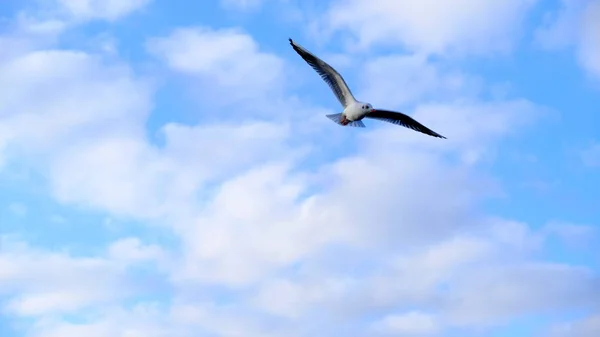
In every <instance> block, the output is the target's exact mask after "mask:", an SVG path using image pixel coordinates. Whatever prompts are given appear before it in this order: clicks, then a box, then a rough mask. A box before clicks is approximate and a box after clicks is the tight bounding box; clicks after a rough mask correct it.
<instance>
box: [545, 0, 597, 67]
mask: <svg viewBox="0 0 600 337" xmlns="http://www.w3.org/2000/svg"><path fill="white" fill-rule="evenodd" d="M549 15H553V20H547V21H546V22H545V23H544V25H542V26H541V27H540V28H539V29H538V31H537V32H536V40H537V42H538V43H539V44H540V45H541V46H542V47H544V48H547V49H557V48H561V47H566V46H574V47H575V49H576V54H577V59H578V60H579V62H580V64H581V66H582V67H583V68H584V69H586V70H587V71H589V73H590V74H591V75H593V76H596V77H600V61H598V60H600V42H598V41H600V33H599V32H600V23H599V22H600V1H597V0H573V1H563V2H562V8H561V10H560V11H559V12H558V13H552V14H548V16H549Z"/></svg>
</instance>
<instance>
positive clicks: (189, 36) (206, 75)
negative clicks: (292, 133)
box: [147, 27, 283, 109]
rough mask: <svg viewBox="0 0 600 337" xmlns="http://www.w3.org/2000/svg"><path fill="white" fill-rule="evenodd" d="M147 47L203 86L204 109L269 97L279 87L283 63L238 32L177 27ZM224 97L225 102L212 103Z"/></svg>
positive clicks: (171, 66) (235, 30) (174, 68)
mask: <svg viewBox="0 0 600 337" xmlns="http://www.w3.org/2000/svg"><path fill="white" fill-rule="evenodd" d="M147 45H148V49H149V51H150V52H152V53H153V54H155V55H156V56H158V57H159V58H160V59H161V60H163V61H165V62H166V64H167V66H168V67H170V68H171V69H173V70H174V71H176V72H180V73H182V74H187V75H190V76H192V77H193V78H195V79H197V80H199V81H200V82H201V83H202V84H203V85H202V88H201V89H200V92H201V93H202V94H203V97H205V102H204V103H206V104H207V108H208V106H210V105H211V104H212V105H217V106H219V105H222V104H228V105H232V106H236V103H237V102H238V101H239V100H244V99H245V100H248V99H253V100H255V99H256V96H261V97H262V96H265V95H267V94H269V93H271V94H272V92H273V91H275V90H277V89H280V86H281V85H282V84H283V81H282V76H283V74H282V72H283V61H282V60H281V59H280V58H279V57H277V56H275V55H273V54H269V53H266V52H263V51H260V49H259V46H258V44H257V43H256V41H254V39H253V38H252V36H250V35H248V34H246V33H244V32H242V31H240V30H239V29H221V30H213V29H211V28H206V27H196V28H181V29H177V30H175V31H173V32H172V33H171V34H170V35H169V36H166V37H161V38H154V39H151V40H149V41H148V43H147ZM215 91H216V92H215ZM271 96H274V95H271ZM225 97H226V98H227V99H226V100H227V101H228V102H229V103H225V102H215V100H218V99H225ZM273 100H274V99H273V98H271V101H273ZM238 105H239V104H238ZM263 109H264V108H263Z"/></svg>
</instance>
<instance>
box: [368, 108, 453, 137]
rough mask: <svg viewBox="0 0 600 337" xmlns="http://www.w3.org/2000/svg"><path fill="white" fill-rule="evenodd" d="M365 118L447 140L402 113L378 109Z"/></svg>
mask: <svg viewBox="0 0 600 337" xmlns="http://www.w3.org/2000/svg"><path fill="white" fill-rule="evenodd" d="M365 117H367V118H373V119H378V120H381V121H384V122H388V123H393V124H396V125H401V126H404V127H406V128H409V129H413V130H415V131H418V132H421V133H424V134H426V135H430V136H432V137H438V138H444V139H445V138H446V137H444V136H442V135H440V134H439V133H437V132H435V131H432V130H431V129H429V128H428V127H426V126H425V125H423V124H421V123H419V122H417V121H416V120H414V119H413V118H412V117H410V116H408V115H405V114H403V113H401V112H395V111H389V110H379V109H377V110H373V111H372V112H370V113H369V114H367V115H366V116H365Z"/></svg>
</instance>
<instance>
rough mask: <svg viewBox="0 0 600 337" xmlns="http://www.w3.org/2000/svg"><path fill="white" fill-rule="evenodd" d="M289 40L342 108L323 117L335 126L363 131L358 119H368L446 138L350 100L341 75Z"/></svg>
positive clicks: (397, 114)
mask: <svg viewBox="0 0 600 337" xmlns="http://www.w3.org/2000/svg"><path fill="white" fill-rule="evenodd" d="M289 40H290V44H291V45H292V48H294V50H295V51H296V53H298V54H299V55H300V56H301V57H302V58H303V59H304V61H306V63H308V64H309V65H310V66H311V67H312V68H313V69H314V70H315V71H316V72H317V73H318V74H319V75H320V76H321V78H323V80H324V81H325V82H326V83H327V84H328V85H329V87H330V88H331V90H332V91H333V93H334V94H335V96H336V97H337V99H338V101H340V104H342V107H343V108H344V111H342V112H340V113H337V114H331V115H326V116H327V117H328V118H329V119H331V120H332V121H334V122H335V123H337V124H339V125H343V126H346V125H349V126H354V127H360V128H364V127H365V125H364V124H363V122H362V119H363V118H372V119H377V120H381V121H384V122H389V123H393V124H396V125H401V126H404V127H406V128H409V129H413V130H415V131H418V132H421V133H424V134H426V135H430V136H432V137H437V138H446V137H444V136H442V135H440V134H439V133H437V132H435V131H432V130H431V129H429V128H428V127H426V126H425V125H423V124H421V123H419V122H417V121H416V120H414V119H413V118H412V117H410V116H408V115H405V114H403V113H401V112H395V111H390V110H382V109H374V108H373V106H372V105H371V104H369V103H364V102H360V101H357V100H356V99H355V98H354V95H352V92H351V91H350V88H348V85H347V84H346V81H344V78H343V77H342V75H340V74H339V73H338V72H337V71H336V70H335V69H333V67H332V66H330V65H329V64H327V63H326V62H325V61H323V60H321V59H320V58H318V57H317V56H315V55H314V54H312V53H311V52H309V51H308V50H306V49H304V48H303V47H302V46H300V45H299V44H297V43H295V42H294V41H293V40H292V39H289Z"/></svg>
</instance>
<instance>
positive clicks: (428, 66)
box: [360, 55, 479, 107]
mask: <svg viewBox="0 0 600 337" xmlns="http://www.w3.org/2000/svg"><path fill="white" fill-rule="evenodd" d="M364 67H365V69H364V72H363V73H362V74H361V76H362V80H361V81H360V84H362V85H363V86H367V87H366V88H362V90H361V92H360V95H361V96H363V97H365V99H367V100H369V102H371V103H372V104H375V103H377V104H378V105H381V104H385V105H387V106H390V107H396V106H402V105H406V104H414V103H417V102H419V101H421V102H422V101H427V100H429V99H435V100H444V99H446V100H447V99H448V98H451V97H456V96H457V95H465V94H469V93H470V94H477V93H478V91H479V85H478V83H477V82H478V81H477V80H476V79H474V78H471V77H470V76H467V75H466V74H463V73H460V72H457V71H452V70H449V71H447V70H446V69H443V68H442V67H441V66H439V65H436V64H432V63H430V62H428V61H427V57H426V56H423V55H411V56H405V55H393V56H384V57H378V58H373V59H370V60H369V61H368V62H367V63H366V64H365V66H364Z"/></svg>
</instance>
